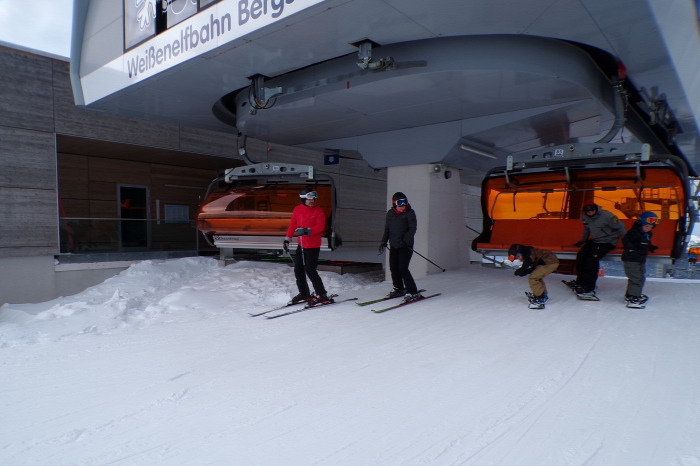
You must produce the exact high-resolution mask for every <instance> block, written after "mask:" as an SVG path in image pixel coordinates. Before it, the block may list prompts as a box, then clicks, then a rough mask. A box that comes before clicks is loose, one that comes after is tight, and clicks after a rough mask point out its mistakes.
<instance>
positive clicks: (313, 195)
mask: <svg viewBox="0 0 700 466" xmlns="http://www.w3.org/2000/svg"><path fill="white" fill-rule="evenodd" d="M299 197H300V198H302V199H316V198H317V197H318V193H317V192H316V191H309V192H308V193H306V194H299Z"/></svg>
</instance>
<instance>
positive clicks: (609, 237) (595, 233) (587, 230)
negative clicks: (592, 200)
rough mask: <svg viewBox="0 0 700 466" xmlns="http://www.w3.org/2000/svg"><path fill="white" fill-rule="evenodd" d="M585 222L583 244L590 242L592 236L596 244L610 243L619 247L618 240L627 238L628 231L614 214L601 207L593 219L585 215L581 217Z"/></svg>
mask: <svg viewBox="0 0 700 466" xmlns="http://www.w3.org/2000/svg"><path fill="white" fill-rule="evenodd" d="M581 222H583V236H582V237H581V242H585V241H587V240H588V237H589V236H590V238H591V240H592V241H593V242H594V243H608V244H612V245H613V246H617V240H618V238H621V237H623V236H625V233H626V232H627V229H626V228H625V224H624V223H622V222H621V221H620V219H619V218H617V217H616V216H615V215H614V214H613V213H611V212H608V211H607V210H603V209H601V208H600V207H599V208H598V212H596V214H595V215H594V216H592V217H589V216H588V215H586V214H585V213H584V214H583V215H582V216H581Z"/></svg>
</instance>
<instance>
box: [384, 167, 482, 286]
mask: <svg viewBox="0 0 700 466" xmlns="http://www.w3.org/2000/svg"><path fill="white" fill-rule="evenodd" d="M447 172H449V173H450V175H451V176H450V175H448V176H446V173H447ZM397 191H400V192H402V193H404V194H406V196H407V197H408V202H409V203H410V204H411V207H412V208H413V210H415V212H416V217H417V219H418V231H417V233H416V237H415V243H414V251H415V252H416V253H420V254H421V255H422V256H425V257H420V256H419V255H418V254H414V256H413V258H412V259H411V266H410V270H411V274H413V277H414V278H415V279H420V278H421V277H425V276H426V275H428V274H430V273H440V272H441V270H440V269H447V270H453V269H458V268H461V267H464V266H466V265H467V264H468V263H469V250H468V249H469V244H468V241H467V233H466V229H465V227H464V199H463V195H462V185H461V184H460V181H459V174H458V171H457V170H455V169H452V168H450V167H447V166H445V165H441V164H421V165H409V166H404V167H391V168H389V173H388V177H387V197H386V208H385V212H386V210H388V209H389V207H390V206H391V197H392V195H393V194H394V193H395V192H397ZM382 225H383V223H382ZM377 246H379V244H377ZM429 261H431V262H434V263H435V264H437V265H435V264H432V263H431V262H429ZM386 279H387V280H389V279H390V274H389V270H388V267H387V270H386Z"/></svg>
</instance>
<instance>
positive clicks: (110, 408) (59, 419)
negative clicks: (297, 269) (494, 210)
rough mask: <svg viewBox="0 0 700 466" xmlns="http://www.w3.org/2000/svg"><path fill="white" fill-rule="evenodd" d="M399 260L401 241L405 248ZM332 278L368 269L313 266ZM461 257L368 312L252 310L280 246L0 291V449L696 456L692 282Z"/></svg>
mask: <svg viewBox="0 0 700 466" xmlns="http://www.w3.org/2000/svg"><path fill="white" fill-rule="evenodd" d="M414 260H420V258H415V259H414ZM322 277H323V279H324V281H325V283H326V286H327V288H328V289H329V291H331V292H335V293H338V294H340V295H341V296H342V297H352V296H358V297H361V298H362V299H370V298H374V297H380V296H382V295H384V294H385V293H387V292H388V291H389V289H390V285H389V284H388V283H386V282H384V283H380V282H378V281H377V277H378V276H377V274H376V273H375V274H358V275H342V276H341V275H337V274H333V273H330V272H322ZM562 278H568V277H564V276H560V275H552V276H550V277H548V278H547V280H546V281H547V283H548V287H549V295H550V298H551V301H550V303H549V304H548V305H547V309H545V310H530V309H527V303H526V300H525V296H524V294H523V291H525V290H526V289H527V280H526V279H525V278H519V277H514V276H513V274H512V273H511V272H510V271H509V270H507V269H493V268H487V267H482V266H479V265H471V266H468V267H466V268H465V269H463V270H459V271H448V272H446V273H438V274H435V275H430V276H429V277H427V278H425V279H422V280H419V283H418V284H419V286H421V287H423V288H426V289H427V290H428V291H429V292H441V293H442V295H441V296H439V297H437V298H433V299H431V300H428V301H425V302H420V303H415V304H412V305H410V306H406V307H403V308H401V309H398V310H394V311H390V312H387V313H384V314H374V313H372V312H370V309H369V308H368V307H359V306H357V305H356V304H355V303H353V302H348V303H343V304H338V305H334V306H329V307H326V308H321V309H312V310H309V311H306V312H302V313H299V314H296V315H292V316H288V317H283V318H279V319H274V320H268V319H265V318H264V317H250V316H249V315H248V313H249V312H255V311H259V310H261V309H264V308H267V307H273V306H276V305H279V304H281V303H284V302H286V300H288V299H289V297H290V296H291V295H292V294H294V293H295V291H296V290H295V285H294V279H293V274H292V270H291V269H290V268H289V267H288V266H286V265H282V264H271V263H253V262H239V263H236V264H233V265H230V266H227V267H218V266H217V264H216V261H214V260H213V259H208V258H188V259H180V260H174V261H168V262H164V263H152V262H143V263H140V264H137V265H134V266H132V267H131V268H130V269H128V270H126V271H124V272H122V273H121V274H120V275H118V276H116V277H113V278H111V279H109V280H107V281H106V282H105V283H103V284H101V285H98V286H95V287H92V288H90V289H88V290H86V291H84V292H83V293H80V294H77V295H74V296H70V297H65V298H60V299H56V300H53V301H50V302H46V303H41V304H6V305H4V306H2V307H0V370H1V374H2V375H1V377H0V420H1V421H0V464H2V465H8V466H19V465H42V466H47V465H148V466H153V465H236V466H253V465H260V466H298V465H331V466H346V465H347V466H362V465H367V466H377V465H391V466H399V465H400V466H405V465H416V466H418V465H421V466H422V465H475V466H486V465H500V466H515V465H517V466H520V465H523V466H546V465H550V466H569V465H571V466H573V465H575V466H584V465H586V466H626V465H630V466H644V465H648V466H699V465H700V370H698V368H700V310H699V307H698V301H699V300H700V283H698V282H697V281H690V280H685V281H684V280H661V279H659V280H650V281H648V282H647V286H646V288H645V293H646V294H648V295H649V296H650V297H651V299H650V302H649V305H648V306H647V308H646V309H644V310H632V309H627V308H625V307H624V303H623V301H622V295H623V293H624V288H625V280H624V279H622V278H614V277H604V278H602V279H601V280H600V281H599V293H598V294H599V296H600V297H601V298H602V301H600V302H588V301H579V300H577V299H576V298H575V297H574V295H573V294H572V293H571V292H570V291H569V290H568V289H567V288H566V287H565V286H564V285H563V284H561V283H560V279H562Z"/></svg>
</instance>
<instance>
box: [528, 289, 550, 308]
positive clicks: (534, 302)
mask: <svg viewBox="0 0 700 466" xmlns="http://www.w3.org/2000/svg"><path fill="white" fill-rule="evenodd" d="M525 296H527V301H528V305H527V307H528V308H530V309H544V304H545V303H546V302H547V301H549V297H547V293H543V294H542V296H535V295H534V294H533V293H531V292H529V291H526V292H525Z"/></svg>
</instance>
